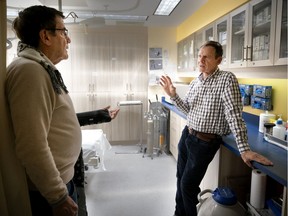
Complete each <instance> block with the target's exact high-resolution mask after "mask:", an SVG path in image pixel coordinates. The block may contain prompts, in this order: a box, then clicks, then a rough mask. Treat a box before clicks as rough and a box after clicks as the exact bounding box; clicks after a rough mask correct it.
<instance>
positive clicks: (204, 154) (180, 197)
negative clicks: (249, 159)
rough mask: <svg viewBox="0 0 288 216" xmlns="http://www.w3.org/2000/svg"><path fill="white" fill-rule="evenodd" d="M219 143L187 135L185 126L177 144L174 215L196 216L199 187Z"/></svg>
mask: <svg viewBox="0 0 288 216" xmlns="http://www.w3.org/2000/svg"><path fill="white" fill-rule="evenodd" d="M221 143H222V139H221V138H218V139H213V140H211V141H210V142H206V141H203V140H200V139H198V138H197V137H195V136H194V135H191V134H189V131H188V127H187V126H186V127H185V128H184V129H183V131H182V136H181V138H180V141H179V144H178V161H177V191H176V198H175V200H176V207H175V215H177V216H197V209H196V205H197V204H198V199H197V195H198V194H199V192H200V187H199V185H200V183H201V181H202V179H203V177H204V175H205V173H206V170H207V167H208V165H209V163H210V162H211V161H212V160H213V158H214V156H215V154H216V152H217V150H218V149H219V147H220V144H221Z"/></svg>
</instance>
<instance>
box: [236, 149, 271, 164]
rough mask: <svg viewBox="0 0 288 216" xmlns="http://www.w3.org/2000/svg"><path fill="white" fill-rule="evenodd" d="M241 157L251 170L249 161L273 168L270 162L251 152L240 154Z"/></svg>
mask: <svg viewBox="0 0 288 216" xmlns="http://www.w3.org/2000/svg"><path fill="white" fill-rule="evenodd" d="M241 157H242V159H243V161H244V162H245V163H246V164H247V165H248V166H249V167H251V168H253V166H252V164H251V161H256V162H258V163H261V164H263V165H266V166H273V163H272V161H270V160H269V159H267V158H266V157H264V156H262V155H260V154H258V153H256V152H253V151H245V152H243V153H242V154H241Z"/></svg>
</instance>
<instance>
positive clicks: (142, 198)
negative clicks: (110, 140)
mask: <svg viewBox="0 0 288 216" xmlns="http://www.w3.org/2000/svg"><path fill="white" fill-rule="evenodd" d="M138 150H139V146H112V149H111V150H109V151H107V152H106V153H105V167H106V169H107V170H106V171H103V170H101V169H96V170H95V169H93V168H92V167H89V170H88V171H87V172H86V176H87V185H86V189H85V190H86V199H87V209H88V215H89V216H172V215H173V213H174V206H175V201H174V199H175V191H176V161H175V159H174V158H173V157H172V156H170V155H166V154H165V153H164V154H160V156H159V157H157V156H156V155H155V156H154V157H153V160H152V159H151V158H150V157H147V156H145V157H144V158H143V157H142V156H143V154H142V153H138V154H137V151H138Z"/></svg>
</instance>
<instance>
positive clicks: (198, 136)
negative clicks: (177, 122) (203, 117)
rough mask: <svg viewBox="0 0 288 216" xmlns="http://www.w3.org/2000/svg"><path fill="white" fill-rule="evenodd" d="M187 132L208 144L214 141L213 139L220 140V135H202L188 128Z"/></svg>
mask: <svg viewBox="0 0 288 216" xmlns="http://www.w3.org/2000/svg"><path fill="white" fill-rule="evenodd" d="M188 130H189V134H191V135H193V136H195V137H197V138H199V139H201V140H204V141H206V142H210V141H211V140H214V139H220V138H221V136H220V135H217V134H211V133H202V132H199V131H195V130H194V129H193V128H188Z"/></svg>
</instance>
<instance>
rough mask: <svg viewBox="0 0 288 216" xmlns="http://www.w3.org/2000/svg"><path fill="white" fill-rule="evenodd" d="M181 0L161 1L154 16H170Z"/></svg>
mask: <svg viewBox="0 0 288 216" xmlns="http://www.w3.org/2000/svg"><path fill="white" fill-rule="evenodd" d="M180 2H181V0H161V2H160V3H159V5H158V7H157V9H156V11H155V12H154V15H162V16H169V15H170V14H171V13H172V11H173V10H174V9H175V8H176V7H177V5H178V4H179V3H180Z"/></svg>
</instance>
